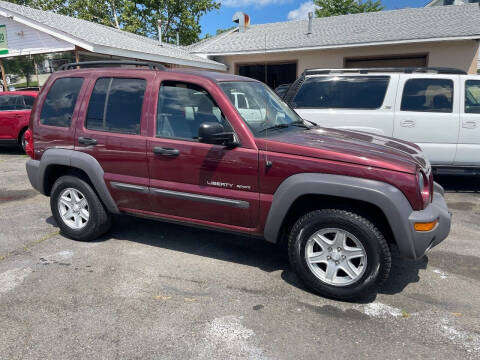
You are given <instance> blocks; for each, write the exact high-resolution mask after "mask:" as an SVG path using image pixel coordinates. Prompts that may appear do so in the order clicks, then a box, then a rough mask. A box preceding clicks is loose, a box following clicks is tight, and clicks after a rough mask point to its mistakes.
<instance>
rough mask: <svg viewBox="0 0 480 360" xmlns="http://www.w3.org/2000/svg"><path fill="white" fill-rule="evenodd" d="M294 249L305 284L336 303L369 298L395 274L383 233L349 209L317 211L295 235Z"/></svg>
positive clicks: (294, 264)
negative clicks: (391, 271)
mask: <svg viewBox="0 0 480 360" xmlns="http://www.w3.org/2000/svg"><path fill="white" fill-rule="evenodd" d="M288 250H289V259H290V264H291V266H292V268H293V269H294V270H295V272H296V273H297V275H298V276H299V277H300V278H301V279H302V281H303V282H304V283H305V285H306V286H307V287H308V288H309V289H311V290H312V291H314V292H316V293H318V294H320V295H323V296H327V297H330V298H335V299H343V300H346V299H353V298H359V297H363V296H365V295H367V294H368V293H370V292H372V291H374V290H375V288H376V287H377V286H378V285H380V284H381V283H382V282H383V281H384V280H386V279H387V277H388V274H389V272H390V266H391V254H390V249H389V247H388V244H387V242H386V241H385V238H384V237H383V235H382V234H381V232H380V231H379V230H378V229H377V228H376V227H375V225H374V224H372V223H371V222H370V221H368V220H367V219H365V218H363V217H362V216H359V215H357V214H354V213H351V212H348V211H344V210H336V209H325V210H317V211H313V212H310V213H308V214H306V215H304V216H303V217H301V218H300V219H299V220H298V221H297V222H296V224H295V225H294V227H293V228H292V231H291V233H290V237H289V243H288Z"/></svg>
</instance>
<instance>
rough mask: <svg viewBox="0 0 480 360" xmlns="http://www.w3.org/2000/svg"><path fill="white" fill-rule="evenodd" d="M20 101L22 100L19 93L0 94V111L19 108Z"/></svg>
mask: <svg viewBox="0 0 480 360" xmlns="http://www.w3.org/2000/svg"><path fill="white" fill-rule="evenodd" d="M20 102H23V100H22V97H21V96H19V95H1V96H0V111H11V110H19V104H20Z"/></svg>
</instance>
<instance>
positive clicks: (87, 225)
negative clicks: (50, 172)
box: [50, 175, 111, 241]
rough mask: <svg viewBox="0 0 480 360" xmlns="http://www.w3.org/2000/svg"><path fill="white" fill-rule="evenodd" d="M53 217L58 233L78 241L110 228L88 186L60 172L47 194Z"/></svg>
mask: <svg viewBox="0 0 480 360" xmlns="http://www.w3.org/2000/svg"><path fill="white" fill-rule="evenodd" d="M50 207H51V209H52V214H53V217H54V218H55V221H56V222H57V225H58V227H59V228H60V230H61V232H62V234H64V235H65V236H67V237H69V238H71V239H74V240H80V241H91V240H95V239H97V238H98V237H99V236H101V235H103V234H104V233H105V232H107V231H108V229H109V228H110V224H111V220H110V215H109V213H108V212H107V211H106V210H105V208H104V206H103V204H102V203H101V201H100V199H99V198H98V196H97V194H96V193H95V191H93V189H92V187H91V186H90V185H89V184H88V183H87V182H86V181H84V180H82V179H80V178H78V177H75V176H69V175H67V176H62V177H60V178H59V179H58V180H57V181H56V182H55V184H54V185H53V188H52V192H51V195H50Z"/></svg>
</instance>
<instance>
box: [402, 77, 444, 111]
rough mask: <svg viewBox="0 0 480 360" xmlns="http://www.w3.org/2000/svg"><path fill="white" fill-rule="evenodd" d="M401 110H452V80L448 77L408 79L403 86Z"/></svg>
mask: <svg viewBox="0 0 480 360" xmlns="http://www.w3.org/2000/svg"><path fill="white" fill-rule="evenodd" d="M400 110H401V111H419V112H440V113H451V112H452V111H453V81H452V80H449V79H410V80H407V82H406V83H405V86H404V88H403V96H402V105H401V108H400Z"/></svg>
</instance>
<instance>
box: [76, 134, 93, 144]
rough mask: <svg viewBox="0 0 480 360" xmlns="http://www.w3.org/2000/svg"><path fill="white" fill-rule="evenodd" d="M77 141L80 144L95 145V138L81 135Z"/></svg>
mask: <svg viewBox="0 0 480 360" xmlns="http://www.w3.org/2000/svg"><path fill="white" fill-rule="evenodd" d="M78 143H79V144H82V145H97V140H96V139H92V138H87V137H83V136H81V137H79V138H78Z"/></svg>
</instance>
